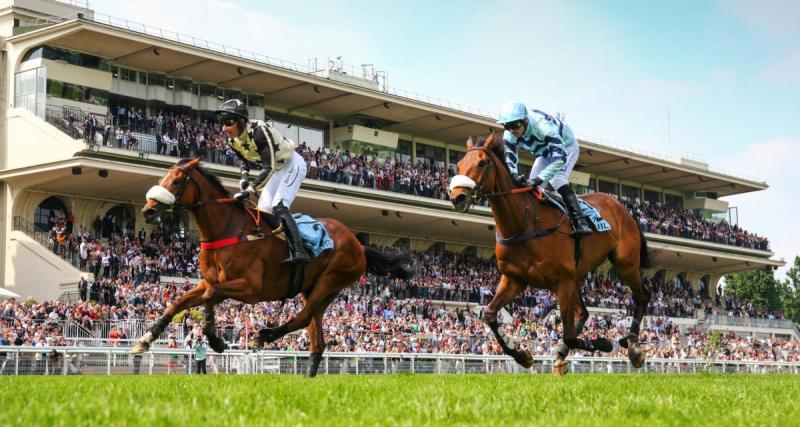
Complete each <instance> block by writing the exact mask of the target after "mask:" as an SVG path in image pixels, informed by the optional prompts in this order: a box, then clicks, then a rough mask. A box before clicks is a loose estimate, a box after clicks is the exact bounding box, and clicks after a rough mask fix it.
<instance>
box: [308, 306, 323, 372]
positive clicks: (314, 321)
mask: <svg viewBox="0 0 800 427" xmlns="http://www.w3.org/2000/svg"><path fill="white" fill-rule="evenodd" d="M324 313H325V308H323V309H322V310H319V311H317V312H316V313H314V316H313V317H312V318H311V323H309V324H308V327H306V332H308V338H309V351H310V353H311V354H310V355H309V365H308V371H307V372H306V375H307V376H308V377H309V378H314V377H316V376H317V371H319V363H320V362H321V361H322V353H323V352H324V351H325V338H324V336H323V331H322V315H323V314H324Z"/></svg>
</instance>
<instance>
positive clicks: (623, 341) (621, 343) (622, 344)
mask: <svg viewBox="0 0 800 427" xmlns="http://www.w3.org/2000/svg"><path fill="white" fill-rule="evenodd" d="M619 346H620V347H622V348H628V339H627V338H623V339H621V340H619Z"/></svg>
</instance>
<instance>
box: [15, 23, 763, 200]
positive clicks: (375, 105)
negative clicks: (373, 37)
mask: <svg viewBox="0 0 800 427" xmlns="http://www.w3.org/2000/svg"><path fill="white" fill-rule="evenodd" d="M94 16H95V19H97V16H98V14H95V15H94ZM108 21H109V23H100V22H97V21H93V20H88V19H74V20H69V21H65V22H62V23H59V24H54V25H50V26H47V27H44V28H39V29H36V30H33V31H30V32H27V33H23V34H20V35H17V36H14V37H12V38H10V39H9V41H10V42H12V43H17V42H20V43H21V42H26V41H30V42H32V43H35V44H50V45H53V46H58V47H62V48H67V49H73V50H76V51H81V52H85V53H89V54H92V55H97V56H100V57H104V58H109V59H111V60H113V61H114V62H115V63H117V64H120V65H123V66H129V67H132V68H137V69H142V70H148V71H150V72H162V73H167V74H171V75H176V76H182V77H185V78H189V79H191V80H193V81H196V82H207V83H214V84H216V85H219V86H223V87H235V88H237V89H240V90H243V91H245V92H252V93H261V94H264V96H265V99H266V101H267V103H268V104H269V105H270V108H275V109H277V110H282V111H286V112H289V113H301V114H303V115H306V116H311V117H314V118H319V119H333V118H337V117H347V116H350V115H354V114H359V115H363V116H370V117H374V118H377V119H381V120H382V121H384V122H387V123H389V125H387V126H385V127H384V128H383V129H385V130H389V131H392V132H397V133H401V134H409V135H414V136H416V137H424V138H429V139H433V140H438V141H443V142H446V143H449V144H461V143H462V142H463V141H465V140H466V138H467V137H468V136H472V135H481V134H485V133H487V132H489V131H497V130H499V128H498V127H497V125H496V124H495V121H494V119H493V117H490V116H489V115H488V114H487V113H484V112H479V111H477V110H474V109H470V108H468V107H464V106H458V105H454V104H449V103H447V104H446V103H443V102H440V101H439V100H435V99H430V98H428V100H427V101H426V100H425V98H424V97H421V96H419V95H414V97H413V98H411V97H408V96H402V94H399V93H397V92H393V91H387V92H384V91H378V90H371V89H367V88H363V87H360V86H358V85H353V84H348V83H344V82H339V81H334V80H330V79H327V78H323V77H319V76H317V75H313V74H311V73H309V72H308V70H303V69H301V68H299V67H300V66H297V65H296V64H291V63H284V62H282V61H279V60H275V59H274V58H267V57H262V56H259V55H256V54H252V53H248V52H243V51H241V50H238V49H232V48H228V47H225V46H221V45H214V44H213V43H210V42H205V41H198V39H195V38H192V37H187V36H183V35H179V34H175V33H171V34H172V36H173V38H174V39H176V40H173V39H169V38H167V37H166V35H165V34H164V32H163V30H158V29H155V31H154V29H153V28H152V27H147V26H141V28H137V27H134V26H132V25H130V24H131V23H129V22H127V21H121V22H123V23H125V26H124V27H123V26H121V23H118V22H114V21H112V20H111V19H109V20H108ZM154 34H158V35H154ZM201 42H202V43H201ZM581 145H582V146H581V158H580V163H579V165H578V166H577V167H576V169H578V170H581V171H584V172H590V173H594V174H598V175H604V176H609V177H613V178H619V179H624V180H630V181H635V182H641V183H643V184H649V185H653V186H658V187H662V188H668V189H673V190H677V191H681V192H693V191H713V192H716V193H717V195H718V196H719V197H723V196H728V195H732V194H739V193H746V192H750V191H757V190H764V189H766V188H767V187H768V186H767V184H766V183H764V182H760V181H758V180H756V179H753V178H745V177H740V176H735V175H734V174H732V173H728V172H722V171H716V170H713V169H711V168H708V167H707V166H705V165H703V164H699V163H697V162H686V163H684V162H676V161H672V160H670V159H667V158H664V157H660V156H658V155H653V154H649V153H638V152H636V151H635V150H631V149H623V148H616V147H612V146H609V145H606V144H601V143H597V142H593V141H591V140H586V139H584V140H583V141H582V144H581Z"/></svg>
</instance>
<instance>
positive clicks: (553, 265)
mask: <svg viewBox="0 0 800 427" xmlns="http://www.w3.org/2000/svg"><path fill="white" fill-rule="evenodd" d="M503 158H504V145H503V142H502V141H499V142H496V140H495V138H494V134H490V135H489V136H488V137H487V138H486V139H485V140H483V141H479V142H478V143H477V144H474V143H473V141H472V138H470V139H469V140H467V152H466V154H465V155H464V158H462V159H461V161H459V162H458V175H457V176H455V177H454V178H453V180H452V183H451V188H452V191H451V193H450V201H451V202H452V203H453V206H454V207H455V209H456V210H458V211H461V212H466V211H467V210H468V209H469V207H470V204H471V203H472V199H473V197H483V196H487V197H488V198H489V202H490V204H491V208H492V214H493V216H494V220H495V223H496V227H497V236H498V242H497V244H496V245H495V255H496V257H497V267H498V268H499V269H500V273H501V274H502V276H501V277H500V283H499V285H498V286H497V291H496V293H495V295H494V298H492V301H491V302H490V303H489V305H488V306H487V307H486V309H485V311H484V316H483V320H484V321H485V322H486V323H487V324H488V325H489V327H490V328H491V330H492V332H493V333H494V335H495V338H497V341H498V342H499V343H500V346H501V347H502V348H503V351H504V352H505V353H506V354H508V355H510V356H511V357H513V358H514V360H516V361H517V363H519V364H520V365H522V366H524V367H526V368H528V367H530V366H531V365H532V363H533V359H532V357H531V354H530V352H528V351H527V350H524V349H518V348H517V345H516V343H515V342H514V341H513V340H512V339H511V337H508V336H507V335H506V334H505V333H504V332H503V331H502V330H501V329H500V328H499V325H498V322H497V312H498V310H500V309H501V308H502V307H503V306H505V305H506V304H508V303H510V302H512V301H514V300H515V299H516V298H517V296H518V295H519V294H520V293H522V292H523V291H524V290H525V289H526V288H527V287H528V286H534V287H537V288H541V289H548V290H550V291H552V292H554V293H555V294H556V296H557V297H558V304H559V307H560V308H561V321H562V325H563V342H562V343H560V344H559V347H558V356H557V358H556V361H555V362H554V364H553V374H554V375H563V374H565V373H566V372H567V363H566V361H565V359H566V357H567V354H568V353H569V350H570V349H581V350H586V351H598V350H599V351H605V352H608V351H611V350H612V348H613V347H612V344H611V342H610V341H608V340H607V339H606V338H602V337H601V338H598V339H595V340H591V341H587V340H583V339H580V338H578V337H579V335H580V334H581V331H582V330H583V326H584V324H585V322H586V319H587V318H588V317H589V312H588V311H587V310H586V306H585V305H584V303H583V298H582V297H581V293H580V288H579V285H578V283H579V279H581V278H583V277H584V276H585V275H586V274H587V273H588V272H589V271H592V270H594V269H595V268H597V267H598V266H599V265H600V264H601V263H603V261H604V260H606V259H608V260H610V261H611V263H612V264H614V266H615V267H616V269H617V272H618V273H619V275H620V276H621V277H622V279H623V280H624V282H625V284H627V285H628V286H629V287H630V288H631V290H632V291H633V295H634V298H635V300H636V308H635V311H634V315H633V321H632V323H631V328H630V332H629V335H628V336H627V338H624V339H622V340H620V345H622V346H623V347H627V348H628V357H629V358H630V360H631V362H632V364H633V365H634V366H635V367H637V368H639V367H641V366H642V365H643V364H644V354H643V353H642V350H641V348H640V347H639V341H638V336H639V325H640V323H641V321H642V317H644V314H645V312H646V310H647V304H648V303H649V301H650V292H649V291H648V290H647V289H646V288H645V287H644V286H643V285H642V281H641V276H640V268H644V267H646V264H647V243H646V241H645V239H644V235H643V234H642V232H641V231H640V230H639V227H638V224H637V223H636V221H635V220H634V219H633V217H631V215H630V213H629V212H628V210H627V209H625V207H624V206H622V205H621V204H620V203H619V202H618V201H617V200H616V199H614V198H613V197H611V196H608V195H605V194H589V195H586V196H584V197H583V198H584V199H585V200H586V201H587V202H589V203H590V204H591V205H592V206H594V207H595V208H597V209H598V210H599V211H600V213H601V215H602V217H603V218H604V219H605V220H606V221H608V223H609V224H610V225H611V230H609V231H606V232H602V233H593V234H591V235H589V236H585V237H583V238H581V240H580V246H579V247H580V253H579V256H577V255H578V254H577V251H576V245H577V244H578V241H576V240H574V239H573V238H572V237H569V233H570V222H569V221H567V220H565V219H566V217H565V214H564V213H563V212H562V211H561V210H559V209H557V208H555V207H553V206H552V205H550V204H549V203H547V202H545V201H543V200H541V191H542V190H541V189H539V188H538V187H536V188H530V187H529V188H527V189H515V188H514V184H513V182H512V180H511V175H510V173H509V171H508V168H507V166H506V163H505V161H503ZM531 192H533V193H534V194H535V195H538V196H539V197H532V196H531V195H530V194H528V193H531ZM501 239H503V240H505V241H501Z"/></svg>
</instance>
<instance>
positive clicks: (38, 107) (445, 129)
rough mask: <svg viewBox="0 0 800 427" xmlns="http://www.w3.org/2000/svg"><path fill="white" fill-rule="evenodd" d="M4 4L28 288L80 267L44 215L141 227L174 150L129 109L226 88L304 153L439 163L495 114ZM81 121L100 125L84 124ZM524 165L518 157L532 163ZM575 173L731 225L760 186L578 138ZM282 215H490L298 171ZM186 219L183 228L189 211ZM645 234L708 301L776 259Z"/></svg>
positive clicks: (7, 244) (360, 220)
mask: <svg viewBox="0 0 800 427" xmlns="http://www.w3.org/2000/svg"><path fill="white" fill-rule="evenodd" d="M0 4H1V5H2V6H1V7H0V37H2V45H3V56H2V68H0V70H2V72H0V80H2V82H3V85H2V87H0V100H2V101H3V102H2V103H0V115H2V120H0V212H1V213H2V215H0V240H2V245H0V282H2V286H3V287H6V288H7V289H9V290H12V291H14V292H16V293H18V294H20V295H23V296H25V297H27V296H29V295H31V296H33V297H34V298H36V299H38V300H43V299H57V298H58V297H59V296H60V295H61V294H62V293H63V292H64V291H66V290H71V289H74V288H75V286H76V282H77V281H78V280H79V278H80V277H81V276H82V275H86V273H83V272H81V271H80V270H79V269H78V268H77V267H76V266H74V265H73V263H71V262H69V260H64V259H62V258H61V257H59V256H56V255H55V254H54V253H53V249H52V247H51V246H52V243H51V242H50V241H49V238H48V235H47V232H48V230H47V225H48V217H49V216H50V215H52V214H53V213H54V212H56V211H60V212H61V213H62V214H66V215H71V216H72V217H74V224H73V227H74V229H78V228H79V227H85V228H86V229H89V230H91V229H93V226H94V223H95V221H96V220H100V219H106V218H108V221H110V222H111V223H112V224H116V225H117V226H119V224H125V225H124V226H125V227H131V226H132V227H133V229H134V230H135V231H138V230H140V229H142V228H144V229H145V230H146V231H148V230H149V226H148V225H147V224H146V223H145V222H144V219H143V218H142V216H141V214H140V209H141V207H142V205H143V204H144V194H145V192H146V191H147V189H148V188H149V187H151V186H152V185H153V184H154V183H155V182H156V180H157V179H158V178H160V177H161V176H162V175H163V174H164V172H165V169H166V168H167V167H169V166H170V165H172V164H173V163H174V162H175V161H176V156H174V155H170V153H159V152H158V151H159V150H158V149H157V147H156V137H155V136H154V135H152V133H151V132H149V131H148V126H139V119H138V118H137V117H136V116H135V113H136V112H139V111H140V110H141V111H142V112H143V113H144V114H145V115H146V116H155V115H156V114H157V113H158V112H159V111H165V112H169V113H172V114H180V115H185V116H189V117H192V118H194V119H196V120H198V121H202V120H213V114H212V112H213V110H214V109H216V107H217V106H218V105H219V104H220V103H221V102H222V100H224V99H228V98H234V97H237V98H241V99H243V100H244V101H245V102H246V103H247V105H248V106H249V109H250V114H251V117H253V118H258V119H267V120H272V121H273V122H274V123H275V125H276V126H277V127H278V128H279V129H280V131H281V132H282V133H284V134H285V135H286V136H288V137H290V138H293V139H296V140H298V142H304V143H305V144H306V145H307V146H308V147H310V148H311V149H317V148H322V149H324V150H329V151H335V150H337V149H341V150H349V151H350V152H352V153H356V154H362V153H363V154H366V155H369V156H373V157H376V158H379V159H384V158H388V159H401V160H407V161H411V162H412V163H417V162H423V163H426V164H428V165H433V166H435V167H440V168H444V169H445V170H447V169H449V168H451V167H454V165H455V163H456V162H457V161H458V159H459V158H460V156H461V155H462V153H463V152H464V151H465V141H466V139H467V137H468V136H474V135H485V134H487V133H488V132H489V131H495V132H497V131H499V130H500V128H498V126H497V125H496V123H495V120H494V116H493V115H492V114H490V113H486V112H481V111H478V110H476V109H472V108H469V107H466V106H461V105H455V104H451V103H447V102H444V101H439V100H434V99H431V98H428V97H423V96H420V95H415V94H409V93H405V92H398V91H395V90H393V89H391V88H389V87H387V86H386V84H385V83H386V82H385V80H382V79H381V78H380V75H378V74H376V73H372V74H369V73H361V72H360V71H361V70H358V71H355V72H354V71H353V70H348V69H346V68H345V67H344V66H342V65H341V64H339V63H337V62H335V61H334V62H330V61H326V63H325V64H324V65H323V66H312V67H306V66H302V65H297V64H292V63H288V62H284V61H280V60H277V59H274V58H268V57H264V56H262V55H258V54H253V53H249V52H246V51H243V50H240V49H237V48H231V47H226V46H221V45H218V44H214V43H212V42H206V41H204V40H200V39H198V38H194V37H191V36H185V35H182V34H175V33H173V32H170V31H168V30H161V29H157V28H152V27H149V26H146V25H142V24H137V23H133V22H128V21H125V20H123V19H117V18H112V17H108V16H104V15H101V14H99V13H96V12H94V11H92V10H89V9H88V8H87V7H86V5H85V4H79V3H76V2H68V3H67V2H57V1H51V0H4V1H1V2H0ZM132 113H134V115H133V116H132ZM91 117H93V118H94V120H95V121H96V125H95V127H94V128H93V129H86V128H83V127H82V125H81V123H83V122H84V121H85V120H86V119H87V118H91ZM106 125H107V126H106ZM118 129H119V130H120V131H121V132H124V135H125V136H124V141H125V142H124V143H123V144H120V143H119V141H120V140H118V139H117V137H116V135H117V130H118ZM129 132H130V133H129ZM131 136H133V138H130V137H131ZM133 140H135V141H136V142H135V143H131V141H133ZM207 154H208V153H207ZM204 158H205V159H206V160H212V161H206V162H204V163H205V166H206V167H207V168H208V169H209V170H211V171H212V172H213V173H214V174H216V175H218V176H220V177H221V178H222V182H223V183H224V185H226V186H227V187H228V189H229V190H231V191H234V190H235V189H236V187H237V182H238V169H237V168H235V167H234V166H232V165H231V164H230V162H227V161H226V158H225V156H224V155H223V154H219V155H217V154H213V153H211V154H208V157H204ZM532 161H533V159H532V158H531V157H526V156H523V158H522V162H523V164H525V165H527V167H528V168H529V167H530V165H531V164H532ZM570 180H571V182H572V183H573V184H574V186H575V188H576V189H577V190H578V192H579V193H586V192H605V193H610V194H614V195H616V196H617V197H619V198H620V199H622V200H623V201H627V202H631V203H645V202H646V203H648V204H652V205H656V204H657V205H659V206H665V207H672V208H674V209H685V210H690V211H693V212H695V213H697V214H700V215H702V216H703V217H704V218H707V219H711V220H714V221H719V220H722V219H724V220H725V221H728V222H731V221H733V222H736V219H735V217H733V218H731V215H730V214H729V209H730V207H729V205H728V203H727V202H726V201H724V200H722V199H723V198H724V197H726V196H730V195H735V194H741V193H747V192H752V191H765V190H766V189H767V188H768V185H767V184H766V183H765V182H761V181H758V180H755V179H752V178H746V177H741V176H737V175H735V174H732V173H727V172H722V171H718V170H715V169H713V168H711V167H710V166H709V165H708V164H706V163H703V162H699V161H695V160H689V159H678V160H675V159H667V158H662V157H659V156H656V155H652V154H645V153H639V152H636V151H634V150H629V149H623V148H618V147H614V146H609V145H606V144H601V143H597V142H593V141H592V140H591V139H590V138H583V139H582V140H581V156H580V162H579V164H578V165H577V166H576V170H575V172H574V173H573V175H572V176H571V178H570ZM293 210H295V211H302V212H304V213H307V214H310V215H312V216H317V217H334V218H337V219H340V220H342V221H343V222H344V223H345V224H346V225H348V226H350V227H351V228H353V229H354V230H357V231H358V232H361V233H364V234H365V235H367V236H369V239H370V241H371V242H372V243H374V244H380V245H391V244H394V243H395V242H397V241H398V240H403V241H404V244H407V245H408V246H409V247H410V248H412V249H416V250H423V249H425V248H427V247H429V246H431V245H433V244H443V245H444V247H445V248H446V250H448V251H453V252H460V251H464V250H467V249H468V248H469V250H472V251H474V252H475V254H476V256H479V257H484V258H489V257H491V256H492V255H493V246H494V237H495V236H494V227H493V219H492V217H491V215H490V211H489V209H488V208H486V207H476V208H474V209H473V210H472V211H471V213H469V214H459V213H456V212H454V211H453V209H452V207H451V204H450V203H449V201H447V200H442V199H435V198H431V197H421V196H418V195H413V194H401V193H398V192H390V191H385V190H380V189H374V188H368V187H361V186H352V185H346V184H342V183H337V182H329V181H326V180H319V179H307V180H306V181H305V182H304V183H303V187H302V189H301V192H300V193H299V196H298V199H297V200H296V202H295V205H294V206H293ZM180 226H181V227H182V230H183V232H184V233H187V234H191V233H193V229H194V227H193V224H192V223H191V219H190V218H186V219H184V222H183V223H182V224H181V225H180ZM745 227H746V224H745ZM646 236H647V238H648V240H649V244H650V248H651V251H652V254H653V259H654V267H653V268H652V269H650V270H649V271H647V272H646V274H647V275H648V276H651V277H652V276H656V275H659V276H661V277H662V278H663V279H664V280H666V281H669V280H671V279H673V278H675V277H680V278H681V279H682V280H685V281H688V282H689V283H691V285H692V287H694V288H695V289H696V290H698V291H699V292H701V293H703V294H704V295H705V296H707V297H713V296H714V294H715V293H716V289H717V284H718V282H719V279H720V278H721V277H722V276H723V275H725V274H726V273H731V272H737V271H745V270H750V269H758V268H774V267H778V266H782V265H783V264H784V262H783V261H782V260H777V259H774V258H773V256H774V254H773V253H772V252H771V251H770V250H769V248H768V247H763V246H762V247H759V248H751V247H744V246H737V245H735V244H724V243H716V242H710V241H705V240H698V239H690V238H685V237H680V236H675V235H664V234H660V233H646ZM473 248H474V249H473Z"/></svg>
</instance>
